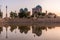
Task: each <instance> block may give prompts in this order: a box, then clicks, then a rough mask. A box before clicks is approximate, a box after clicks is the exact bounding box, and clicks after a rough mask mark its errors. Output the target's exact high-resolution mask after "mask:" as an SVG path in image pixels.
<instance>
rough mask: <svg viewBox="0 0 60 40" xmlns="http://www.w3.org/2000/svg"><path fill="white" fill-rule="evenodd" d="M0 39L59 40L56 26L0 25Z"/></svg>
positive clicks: (59, 36)
mask: <svg viewBox="0 0 60 40" xmlns="http://www.w3.org/2000/svg"><path fill="white" fill-rule="evenodd" d="M0 40H60V27H58V26H38V25H31V26H24V25H23V26H20V25H19V26H17V25H10V26H0Z"/></svg>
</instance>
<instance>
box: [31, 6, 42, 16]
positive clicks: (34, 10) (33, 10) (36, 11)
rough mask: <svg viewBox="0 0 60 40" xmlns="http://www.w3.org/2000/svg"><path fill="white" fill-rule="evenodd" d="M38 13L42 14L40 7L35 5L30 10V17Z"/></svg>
mask: <svg viewBox="0 0 60 40" xmlns="http://www.w3.org/2000/svg"><path fill="white" fill-rule="evenodd" d="M38 12H41V13H42V7H41V6H40V5H37V6H36V7H35V8H32V15H33V14H35V13H38Z"/></svg>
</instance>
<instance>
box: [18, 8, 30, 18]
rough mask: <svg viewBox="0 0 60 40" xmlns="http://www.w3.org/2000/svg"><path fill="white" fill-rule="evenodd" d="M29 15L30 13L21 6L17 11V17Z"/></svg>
mask: <svg viewBox="0 0 60 40" xmlns="http://www.w3.org/2000/svg"><path fill="white" fill-rule="evenodd" d="M29 15H30V13H29V12H28V9H27V8H24V9H23V8H21V9H20V12H19V13H18V16H19V18H27V17H28V16H29Z"/></svg>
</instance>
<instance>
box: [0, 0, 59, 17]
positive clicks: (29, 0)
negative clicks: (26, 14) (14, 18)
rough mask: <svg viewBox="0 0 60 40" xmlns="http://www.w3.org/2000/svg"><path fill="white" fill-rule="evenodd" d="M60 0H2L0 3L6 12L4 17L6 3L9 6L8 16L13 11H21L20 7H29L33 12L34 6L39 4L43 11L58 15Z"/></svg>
mask: <svg viewBox="0 0 60 40" xmlns="http://www.w3.org/2000/svg"><path fill="white" fill-rule="evenodd" d="M59 4H60V0H57V1H56V0H26V1H25V0H0V5H1V9H2V12H3V13H4V14H3V15H4V17H5V14H6V12H5V11H6V8H5V7H6V5H7V6H8V16H9V13H10V12H11V11H13V12H15V11H16V12H17V13H18V12H19V9H20V8H28V10H29V11H30V12H31V11H32V8H34V7H36V6H37V5H40V6H42V11H43V12H45V11H46V10H47V11H48V12H52V13H55V14H56V15H58V16H60V5H59Z"/></svg>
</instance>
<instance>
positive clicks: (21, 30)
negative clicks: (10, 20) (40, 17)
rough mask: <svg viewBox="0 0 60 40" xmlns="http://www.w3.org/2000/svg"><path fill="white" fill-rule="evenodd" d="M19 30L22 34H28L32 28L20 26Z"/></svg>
mask: <svg viewBox="0 0 60 40" xmlns="http://www.w3.org/2000/svg"><path fill="white" fill-rule="evenodd" d="M18 29H19V30H20V32H21V33H23V32H24V33H25V34H27V33H28V31H29V30H30V26H18Z"/></svg>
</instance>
